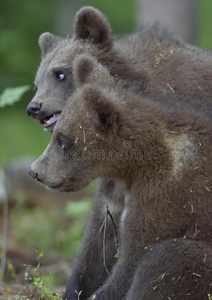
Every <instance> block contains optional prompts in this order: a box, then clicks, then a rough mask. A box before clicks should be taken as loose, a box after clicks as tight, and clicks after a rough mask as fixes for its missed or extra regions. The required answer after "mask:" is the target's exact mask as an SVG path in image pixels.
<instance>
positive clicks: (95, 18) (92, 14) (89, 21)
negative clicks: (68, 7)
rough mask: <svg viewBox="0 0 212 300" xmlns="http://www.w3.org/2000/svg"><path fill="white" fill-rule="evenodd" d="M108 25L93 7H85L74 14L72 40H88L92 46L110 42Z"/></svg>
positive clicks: (105, 19)
mask: <svg viewBox="0 0 212 300" xmlns="http://www.w3.org/2000/svg"><path fill="white" fill-rule="evenodd" d="M109 33H110V24H109V22H108V20H107V18H106V17H105V16H104V15H103V14H102V13H101V12H100V11H99V10H98V9H95V8H93V7H89V6H85V7H83V8H81V9H80V10H79V11H78V13H77V14H76V17H75V21H74V39H84V40H86V39H88V40H90V41H92V42H93V43H94V44H104V43H105V42H110V38H109Z"/></svg>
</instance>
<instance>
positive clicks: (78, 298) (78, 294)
mask: <svg viewBox="0 0 212 300" xmlns="http://www.w3.org/2000/svg"><path fill="white" fill-rule="evenodd" d="M75 293H76V294H77V300H80V296H81V294H82V291H80V292H77V291H75Z"/></svg>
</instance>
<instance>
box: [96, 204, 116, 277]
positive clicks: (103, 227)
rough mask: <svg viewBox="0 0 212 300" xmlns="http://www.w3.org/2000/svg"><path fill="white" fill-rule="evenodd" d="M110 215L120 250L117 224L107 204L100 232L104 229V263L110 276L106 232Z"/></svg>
mask: <svg viewBox="0 0 212 300" xmlns="http://www.w3.org/2000/svg"><path fill="white" fill-rule="evenodd" d="M108 216H109V217H110V219H111V221H112V225H113V231H114V239H115V246H116V249H117V252H118V235H117V230H116V225H115V222H114V219H113V216H112V214H111V212H110V211H109V209H108V205H107V206H106V215H105V219H104V222H103V224H102V226H101V228H100V232H102V230H103V264H104V267H105V270H106V272H107V274H108V276H110V272H109V270H108V268H107V265H106V232H107V221H108Z"/></svg>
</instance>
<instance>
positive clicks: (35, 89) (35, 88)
mask: <svg viewBox="0 0 212 300" xmlns="http://www.w3.org/2000/svg"><path fill="white" fill-rule="evenodd" d="M37 90H38V87H37V85H36V84H35V85H34V91H36V92H37Z"/></svg>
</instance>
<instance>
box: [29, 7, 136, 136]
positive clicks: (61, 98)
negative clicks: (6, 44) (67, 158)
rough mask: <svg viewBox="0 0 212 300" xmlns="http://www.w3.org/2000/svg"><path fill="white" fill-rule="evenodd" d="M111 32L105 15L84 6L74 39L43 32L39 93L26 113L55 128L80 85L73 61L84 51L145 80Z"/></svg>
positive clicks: (115, 71)
mask: <svg viewBox="0 0 212 300" xmlns="http://www.w3.org/2000/svg"><path fill="white" fill-rule="evenodd" d="M109 33H110V25H109V22H108V20H107V19H106V17H105V16H104V15H103V14H102V13H101V12H100V11H99V10H97V9H94V8H92V7H83V8H82V9H81V10H80V11H79V12H78V13H77V15H76V17H75V21H74V35H73V38H72V39H68V38H67V39H62V38H59V37H57V36H54V35H53V34H50V33H43V34H42V35H41V36H40V38H39V45H40V48H41V54H42V61H41V64H40V67H39V69H38V72H37V75H36V78H35V90H36V94H35V96H34V98H33V99H32V101H31V102H30V103H29V105H28V107H27V113H28V114H29V115H31V116H32V117H33V118H34V119H35V120H37V121H38V122H39V123H41V124H44V127H45V130H48V131H52V130H53V128H54V125H55V124H56V122H57V120H58V118H59V115H60V113H61V111H62V110H63V107H64V105H65V102H66V100H67V99H68V98H69V97H70V96H71V95H72V93H73V92H74V90H75V89H76V87H77V83H76V82H75V81H74V76H73V61H74V59H75V58H76V56H78V55H80V54H82V53H88V54H91V55H93V56H94V57H95V58H96V59H97V60H98V61H99V62H101V63H102V64H103V65H105V66H107V67H108V69H109V71H110V73H111V75H113V76H117V77H119V78H121V79H123V80H129V81H134V80H136V81H139V82H142V80H141V75H139V74H138V73H137V71H135V70H134V69H133V67H132V66H131V65H130V63H129V62H128V60H127V59H126V58H125V57H124V56H123V55H122V53H121V51H119V49H117V47H114V42H113V39H112V38H111V37H110V35H109Z"/></svg>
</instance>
